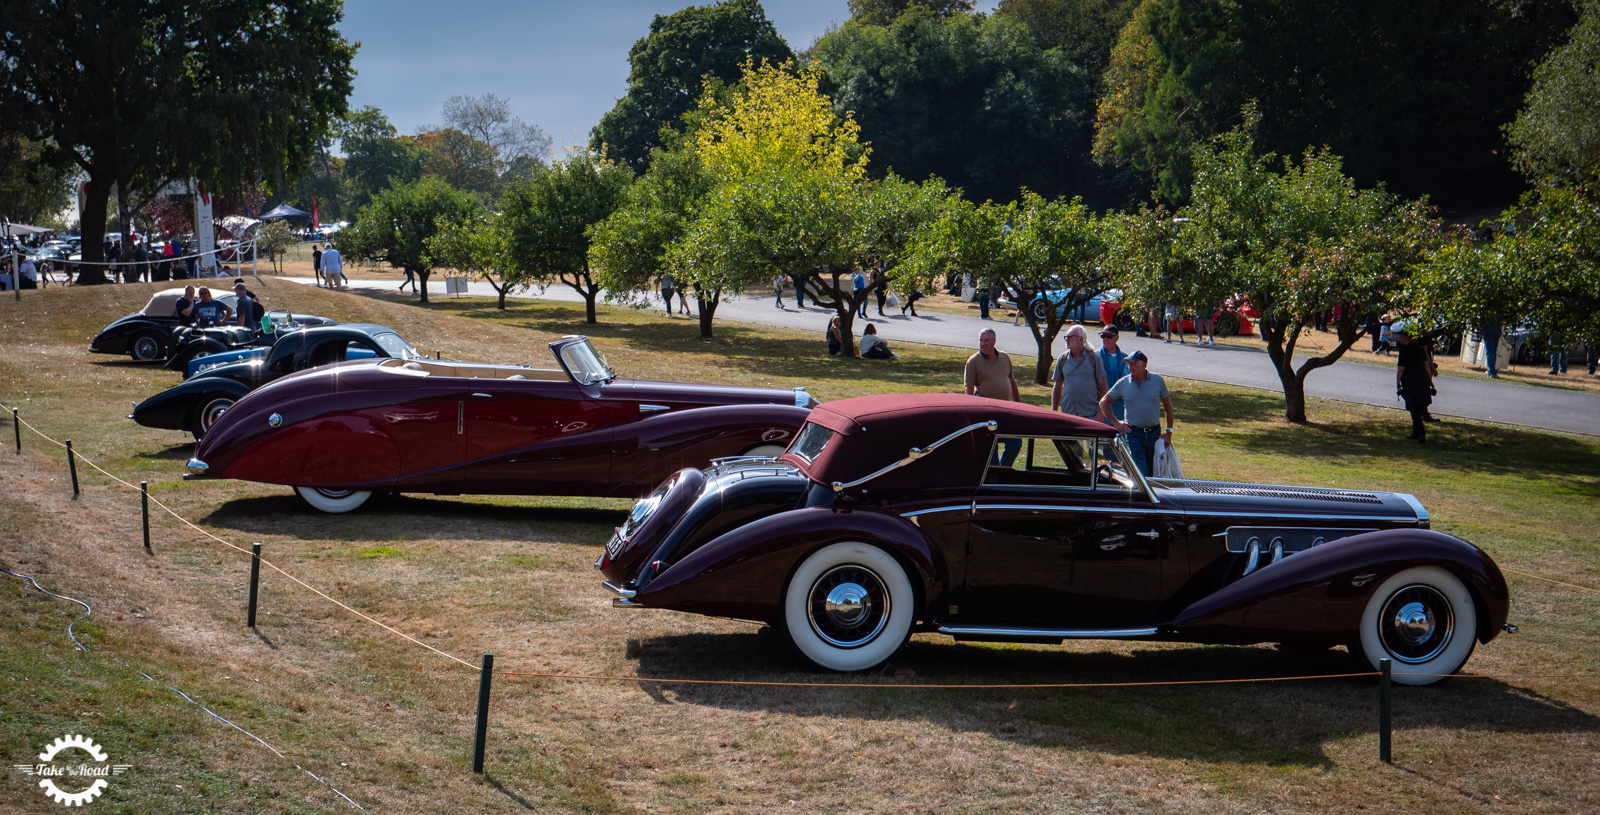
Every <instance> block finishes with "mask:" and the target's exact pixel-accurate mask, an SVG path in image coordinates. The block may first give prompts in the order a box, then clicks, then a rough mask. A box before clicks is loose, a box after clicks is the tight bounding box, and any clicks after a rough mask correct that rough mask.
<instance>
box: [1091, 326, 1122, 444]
mask: <svg viewBox="0 0 1600 815" xmlns="http://www.w3.org/2000/svg"><path fill="white" fill-rule="evenodd" d="M1121 337H1122V332H1121V331H1119V330H1117V327H1116V326H1114V325H1108V326H1106V327H1105V328H1104V329H1102V330H1101V331H1100V350H1099V351H1096V352H1095V353H1096V354H1097V355H1099V357H1100V369H1101V370H1102V371H1105V374H1106V384H1107V386H1110V385H1115V384H1117V381H1118V380H1120V379H1122V378H1123V377H1125V376H1127V375H1128V352H1127V351H1123V350H1120V349H1118V348H1117V342H1118V341H1119V340H1120V339H1121ZM1102 395H1104V394H1102ZM1111 409H1112V410H1113V411H1115V412H1114V413H1112V414H1110V415H1107V416H1106V417H1105V419H1106V424H1114V423H1115V422H1116V421H1117V420H1120V419H1121V418H1122V413H1123V410H1124V408H1123V404H1122V403H1121V402H1117V403H1116V404H1114V405H1112V406H1111Z"/></svg>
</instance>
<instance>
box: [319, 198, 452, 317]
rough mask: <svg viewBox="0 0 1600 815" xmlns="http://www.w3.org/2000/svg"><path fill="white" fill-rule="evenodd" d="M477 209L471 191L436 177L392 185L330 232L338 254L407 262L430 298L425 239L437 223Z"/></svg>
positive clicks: (430, 268) (430, 267) (425, 298)
mask: <svg viewBox="0 0 1600 815" xmlns="http://www.w3.org/2000/svg"><path fill="white" fill-rule="evenodd" d="M479 209H480V205H479V204H478V201H477V199H475V198H474V197H473V196H472V195H471V193H466V192H462V191H461V190H458V189H455V188H454V187H451V186H450V185H449V184H446V183H445V182H444V181H443V180H441V179H439V178H436V177H432V176H430V177H428V178H423V179H421V180H418V181H414V182H412V183H410V184H396V185H395V186H393V187H390V188H388V189H386V190H384V191H382V192H380V193H378V194H377V195H375V196H373V198H372V202H371V203H369V204H367V205H366V206H365V207H363V208H362V209H361V213H360V214H359V215H357V216H356V220H355V222H354V223H352V224H351V225H350V226H349V227H348V228H346V229H341V230H339V231H338V232H337V233H335V234H334V238H333V246H334V248H335V249H338V250H339V254H341V255H344V256H345V257H346V258H349V259H351V260H354V259H356V258H366V259H369V260H377V261H382V262H385V263H388V264H389V265H390V266H404V265H407V264H410V266H411V267H412V268H413V269H415V270H416V271H417V276H418V277H420V278H421V279H422V285H421V287H420V291H421V292H422V302H424V303H426V302H428V276H429V275H431V274H432V273H433V260H432V257H431V256H430V255H429V253H428V246H429V241H430V239H432V238H433V237H434V236H435V235H436V234H438V231H439V224H440V222H445V223H449V222H452V221H461V220H464V219H466V218H468V217H470V216H472V215H474V214H475V213H476V212H477V211H478V210H479Z"/></svg>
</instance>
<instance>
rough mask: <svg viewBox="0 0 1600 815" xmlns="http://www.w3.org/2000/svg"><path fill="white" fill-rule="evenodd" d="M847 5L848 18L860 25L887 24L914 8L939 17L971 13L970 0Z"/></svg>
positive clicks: (873, 0) (855, 1)
mask: <svg viewBox="0 0 1600 815" xmlns="http://www.w3.org/2000/svg"><path fill="white" fill-rule="evenodd" d="M848 6H849V9H850V20H851V21H852V22H857V23H860V24H862V25H889V24H891V23H893V22H894V21H895V19H896V18H898V17H899V16H900V15H901V14H904V13H905V12H907V11H909V10H911V9H914V8H917V9H925V10H927V11H928V12H929V13H930V14H932V15H933V16H934V17H937V18H939V19H944V18H945V17H949V16H952V15H957V14H971V13H972V0H850V2H849V4H848Z"/></svg>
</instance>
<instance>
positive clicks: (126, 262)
mask: <svg viewBox="0 0 1600 815" xmlns="http://www.w3.org/2000/svg"><path fill="white" fill-rule="evenodd" d="M256 248H257V244H256V241H255V239H253V238H252V239H251V240H250V241H249V242H248V243H239V244H236V245H234V246H229V247H227V248H225V249H212V250H211V251H209V252H195V253H194V254H192V255H171V256H168V255H156V256H152V257H149V258H146V259H144V260H134V259H133V258H122V259H119V260H72V259H70V258H49V259H46V260H44V261H42V262H44V263H49V264H52V265H58V264H59V265H61V266H117V267H122V266H132V265H134V264H140V263H143V264H154V263H164V262H168V261H171V262H177V261H180V260H189V259H190V258H196V259H198V258H203V257H205V256H206V255H220V254H222V253H223V252H244V251H246V250H249V251H251V252H254V251H256ZM13 254H20V253H13V252H5V253H0V257H5V258H9V257H11V256H12V255H13ZM219 262H220V260H219ZM236 262H237V261H236Z"/></svg>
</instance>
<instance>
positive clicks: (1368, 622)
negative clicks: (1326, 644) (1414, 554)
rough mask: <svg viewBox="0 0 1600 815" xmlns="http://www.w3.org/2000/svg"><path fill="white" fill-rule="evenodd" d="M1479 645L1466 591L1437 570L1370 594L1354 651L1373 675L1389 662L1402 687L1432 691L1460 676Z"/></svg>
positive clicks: (1393, 581) (1409, 575)
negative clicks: (1430, 688)
mask: <svg viewBox="0 0 1600 815" xmlns="http://www.w3.org/2000/svg"><path fill="white" fill-rule="evenodd" d="M1477 640H1478V609H1477V607H1476V606H1475V605H1474V604H1473V602H1472V593H1471V592H1470V591H1468V590H1467V587H1466V585H1465V584H1463V583H1462V582H1461V580H1460V578H1457V577H1456V576H1455V575H1453V574H1451V573H1450V572H1448V571H1445V570H1444V569H1441V568H1439V567H1437V566H1419V567H1416V568H1412V569H1406V570H1405V571H1402V572H1400V573H1398V574H1396V575H1394V576H1393V577H1390V578H1389V579H1388V580H1385V581H1383V583H1382V584H1381V585H1379V586H1378V590H1377V591H1375V592H1373V593H1372V598H1371V599H1369V600H1368V601H1367V607H1366V610H1365V612H1364V613H1363V614H1362V615H1361V631H1360V635H1359V636H1358V638H1357V640H1356V642H1355V643H1352V644H1351V646H1350V649H1351V652H1352V653H1356V654H1357V656H1358V658H1359V660H1358V661H1364V663H1365V664H1366V665H1368V666H1371V667H1372V669H1374V670H1376V667H1377V665H1378V660H1380V659H1389V660H1391V663H1390V666H1391V667H1390V670H1391V671H1393V673H1394V681H1395V682H1397V683H1399V684H1401V685H1431V684H1433V683H1435V682H1438V681H1439V680H1441V679H1443V678H1444V677H1445V676H1448V675H1449V674H1453V673H1455V672H1456V671H1459V670H1461V666H1462V665H1465V664H1466V662H1467V658H1468V657H1470V656H1472V649H1473V647H1474V646H1475V645H1476V644H1477ZM1408 674H1416V675H1408Z"/></svg>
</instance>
